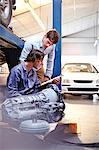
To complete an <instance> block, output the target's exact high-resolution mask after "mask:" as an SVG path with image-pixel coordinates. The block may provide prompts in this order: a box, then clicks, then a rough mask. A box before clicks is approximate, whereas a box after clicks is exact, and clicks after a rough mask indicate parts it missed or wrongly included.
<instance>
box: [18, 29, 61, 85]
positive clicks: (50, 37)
mask: <svg viewBox="0 0 99 150" xmlns="http://www.w3.org/2000/svg"><path fill="white" fill-rule="evenodd" d="M58 40H59V34H58V32H57V31H56V30H55V29H51V30H49V31H48V32H47V33H46V34H45V35H44V36H43V38H42V39H41V40H39V39H35V40H33V41H32V42H28V41H26V42H25V44H24V47H23V50H22V52H21V56H20V61H24V60H25V59H26V57H27V55H28V53H29V52H30V51H31V49H32V48H37V49H40V51H42V52H43V53H44V55H47V56H48V57H47V66H46V72H45V73H44V68H43V66H42V67H41V68H39V70H38V71H37V74H38V78H39V79H40V80H41V82H44V81H47V80H49V79H50V78H51V76H52V74H53V66H54V58H55V46H56V43H57V42H58Z"/></svg>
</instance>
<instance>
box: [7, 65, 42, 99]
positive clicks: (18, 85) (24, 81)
mask: <svg viewBox="0 0 99 150" xmlns="http://www.w3.org/2000/svg"><path fill="white" fill-rule="evenodd" d="M39 85H40V80H39V79H38V77H37V74H36V71H35V69H31V71H29V72H27V70H26V68H25V65H24V63H20V64H19V65H17V66H15V67H14V68H12V69H11V72H10V74H9V77H8V81H7V87H8V96H9V97H13V96H19V95H26V94H32V93H35V91H36V89H37V88H38V86H39Z"/></svg>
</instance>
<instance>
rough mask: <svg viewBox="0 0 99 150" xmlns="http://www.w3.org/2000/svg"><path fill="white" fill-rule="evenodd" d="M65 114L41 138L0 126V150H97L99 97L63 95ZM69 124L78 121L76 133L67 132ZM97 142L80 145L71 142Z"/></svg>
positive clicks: (98, 141)
mask: <svg viewBox="0 0 99 150" xmlns="http://www.w3.org/2000/svg"><path fill="white" fill-rule="evenodd" d="M65 104H66V109H65V117H64V118H63V119H62V121H61V122H60V123H59V125H58V126H57V127H56V130H54V131H52V132H51V133H49V134H48V135H47V136H46V137H45V138H44V139H43V140H41V139H40V138H38V137H36V136H34V135H31V134H25V133H17V132H15V131H14V130H11V129H7V128H0V150H61V149H62V150H93V149H99V115H98V114H99V100H98V101H97V102H95V103H94V102H93V100H89V99H88V97H87V96H71V95H67V96H66V98H65ZM68 123H69V124H70V123H77V132H78V134H73V133H71V131H70V128H69V126H68ZM74 142H75V143H89V144H91V143H96V142H97V143H98V147H97V148H96V145H94V146H92V145H89V146H90V147H88V145H87V146H86V147H83V146H81V145H79V146H77V145H75V144H73V143H74Z"/></svg>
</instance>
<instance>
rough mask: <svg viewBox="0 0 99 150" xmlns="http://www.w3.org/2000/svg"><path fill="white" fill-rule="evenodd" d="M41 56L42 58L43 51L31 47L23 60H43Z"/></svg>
mask: <svg viewBox="0 0 99 150" xmlns="http://www.w3.org/2000/svg"><path fill="white" fill-rule="evenodd" d="M43 58H44V53H43V52H41V51H40V50H38V49H32V50H31V51H30V53H29V54H28V56H27V58H26V59H25V61H27V62H31V61H32V62H35V60H36V59H39V60H43Z"/></svg>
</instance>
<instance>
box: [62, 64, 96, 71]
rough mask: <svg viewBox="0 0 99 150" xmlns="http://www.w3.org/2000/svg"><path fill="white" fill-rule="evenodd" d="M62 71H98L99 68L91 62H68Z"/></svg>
mask: <svg viewBox="0 0 99 150" xmlns="http://www.w3.org/2000/svg"><path fill="white" fill-rule="evenodd" d="M62 72H89V73H98V70H97V69H96V68H95V67H94V66H93V65H91V64H83V63H68V64H65V65H64V67H63V69H62Z"/></svg>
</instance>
